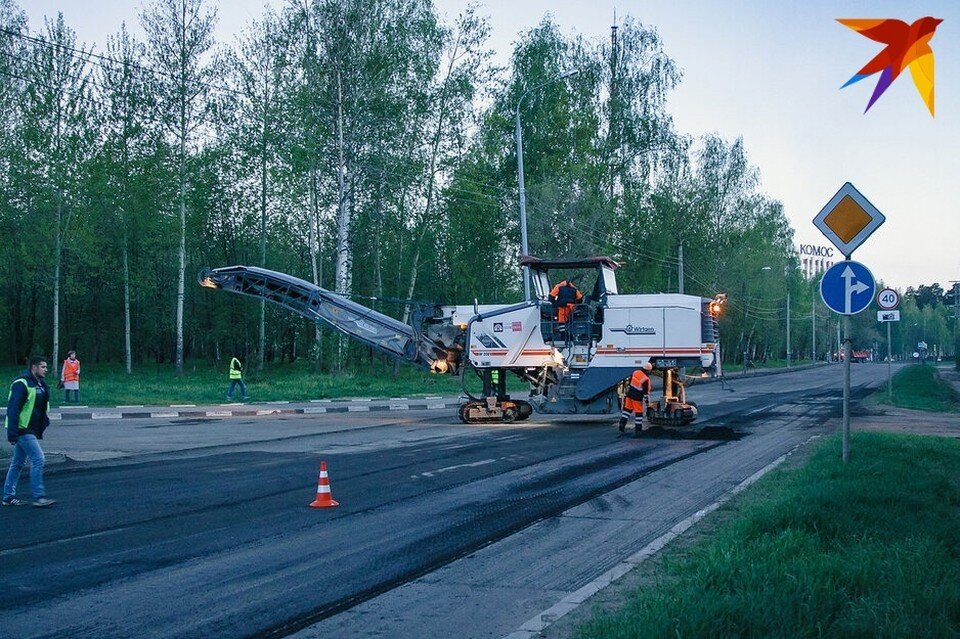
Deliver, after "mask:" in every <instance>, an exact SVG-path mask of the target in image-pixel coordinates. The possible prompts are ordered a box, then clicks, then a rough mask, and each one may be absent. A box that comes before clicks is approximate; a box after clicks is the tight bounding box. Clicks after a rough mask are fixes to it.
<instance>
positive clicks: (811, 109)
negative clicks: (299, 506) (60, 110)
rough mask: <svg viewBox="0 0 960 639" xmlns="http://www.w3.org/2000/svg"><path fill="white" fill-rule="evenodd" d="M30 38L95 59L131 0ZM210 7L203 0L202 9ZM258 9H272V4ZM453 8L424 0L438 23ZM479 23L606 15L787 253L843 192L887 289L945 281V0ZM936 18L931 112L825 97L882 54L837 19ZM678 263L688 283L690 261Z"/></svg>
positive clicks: (249, 7) (954, 197) (595, 20)
mask: <svg viewBox="0 0 960 639" xmlns="http://www.w3.org/2000/svg"><path fill="white" fill-rule="evenodd" d="M20 4H21V6H22V7H23V8H24V9H25V11H26V12H27V15H28V17H29V19H30V27H31V30H33V31H34V32H36V31H38V30H40V29H41V28H42V24H43V17H44V16H54V15H55V14H56V12H57V11H62V12H63V13H64V17H65V19H66V21H67V23H68V24H69V25H70V26H71V27H73V28H74V29H76V31H77V34H78V39H79V40H80V41H81V42H85V43H87V44H91V43H95V44H96V45H97V50H98V51H101V52H102V51H103V49H104V46H103V45H104V43H105V41H106V37H107V35H109V34H111V33H113V32H115V31H116V30H117V29H118V28H119V26H120V23H121V21H126V22H127V24H128V26H131V27H136V28H135V29H134V31H135V32H138V33H139V32H140V29H139V25H138V24H137V14H138V10H139V7H140V6H141V5H140V3H139V2H123V1H121V0H83V1H82V2H81V1H79V0H60V1H59V2H54V1H52V0H33V1H30V2H21V3H20ZM214 4H216V3H214ZM271 4H272V5H273V6H282V4H283V3H282V2H277V1H276V0H274V1H273V2H271ZM466 5H467V2H466V0H438V2H437V6H438V7H439V10H440V12H441V14H442V15H444V16H446V17H447V18H448V20H452V19H453V18H455V17H456V15H457V13H459V11H461V10H462V9H463V7H465V6H466ZM218 6H219V17H220V20H219V24H218V28H217V36H218V40H219V41H220V42H221V43H232V42H233V41H234V36H235V35H236V34H237V33H238V32H239V31H240V30H241V29H242V28H243V26H244V25H245V24H246V23H247V22H249V21H250V20H251V19H253V18H255V17H257V16H259V15H260V13H261V12H262V9H263V7H264V6H265V4H264V2H263V0H235V1H232V2H227V1H226V0H224V1H222V2H220V3H219V5H218ZM479 6H480V13H481V14H486V15H489V16H490V18H491V20H492V25H493V36H492V40H491V42H490V44H491V47H492V48H494V49H495V50H496V52H497V55H498V57H499V58H498V59H499V61H501V62H506V61H507V60H508V58H509V54H510V51H511V45H512V43H513V42H514V41H515V40H516V39H517V38H518V35H519V34H521V33H523V32H524V31H526V30H528V29H530V28H532V27H534V26H536V25H537V23H539V22H540V20H541V19H542V18H543V16H544V15H545V14H546V13H548V12H549V13H550V14H552V15H553V18H554V20H555V21H556V22H557V23H558V24H559V25H560V27H561V29H562V30H563V31H564V32H565V33H578V34H582V35H584V36H586V37H589V38H598V39H599V38H608V37H609V33H610V25H611V23H612V20H613V14H614V9H616V13H617V16H618V17H619V18H622V17H623V16H626V15H630V16H632V17H634V18H635V19H638V20H640V21H641V22H643V23H644V24H646V25H648V26H653V27H655V28H656V29H657V31H658V32H659V33H660V35H661V37H662V38H663V41H664V46H665V50H666V52H667V54H668V55H669V56H670V57H672V58H673V59H674V60H675V61H676V62H677V64H678V65H679V67H680V68H681V69H682V71H683V80H682V82H681V84H680V86H679V88H678V89H677V90H676V91H675V92H674V93H673V94H672V96H671V98H670V100H669V110H670V112H671V114H672V115H673V117H674V121H675V124H676V127H677V129H678V130H679V131H680V132H682V133H687V134H692V135H701V134H704V133H709V132H716V133H718V134H720V135H721V136H723V137H725V138H727V139H728V140H732V139H734V138H735V137H737V136H742V137H743V139H744V143H745V146H746V149H747V153H748V155H749V158H750V160H751V162H752V163H753V164H754V165H756V166H758V167H759V169H760V171H761V175H762V184H763V189H764V191H765V192H766V193H768V194H769V195H770V196H772V197H773V198H776V199H778V200H780V201H781V202H783V204H784V206H785V209H786V213H787V216H788V217H789V219H790V221H791V223H792V225H793V227H794V229H795V230H796V236H797V242H798V243H815V244H821V245H828V244H829V242H828V241H827V240H826V238H824V237H823V236H822V235H821V234H820V233H819V231H817V230H816V229H815V228H814V226H813V224H812V222H811V221H812V220H813V218H814V216H815V215H816V214H817V213H818V212H819V210H820V208H821V207H822V206H823V205H824V204H825V203H826V202H827V201H828V200H829V199H830V198H831V197H832V196H833V194H834V193H835V192H836V191H837V189H839V188H840V186H841V185H843V183H844V182H846V181H850V182H852V183H853V184H854V185H855V186H856V187H857V188H858V189H859V190H860V191H861V192H862V193H863V194H864V195H865V196H866V197H867V198H868V199H870V200H871V201H872V202H873V204H874V205H875V206H876V207H877V208H878V209H880V211H882V212H883V213H884V214H885V215H886V217H887V222H886V224H885V225H883V226H882V227H880V229H879V230H878V231H877V232H876V233H875V234H874V235H873V237H871V238H870V239H869V240H868V241H867V243H866V244H865V245H864V246H863V247H862V248H860V249H859V250H858V251H857V252H856V253H855V254H854V259H856V260H858V261H860V262H863V263H864V264H866V265H867V266H868V267H870V268H871V269H872V271H873V273H874V275H875V276H876V277H877V278H878V279H882V280H884V281H886V282H887V283H888V284H893V285H895V286H897V287H906V286H910V285H914V286H915V285H918V284H924V283H925V284H930V283H933V282H939V283H940V284H941V285H943V286H944V287H945V288H947V287H949V286H950V284H949V282H950V280H958V279H960V250H958V247H960V206H958V202H960V179H958V176H960V88H958V81H960V73H958V65H960V3H958V2H956V1H953V2H949V1H944V0H931V1H929V2H894V1H876V2H830V1H826V0H814V1H810V2H804V3H790V4H787V3H776V2H768V1H763V0H750V1H747V0H743V1H726V2H694V1H693V0H645V1H638V0H634V1H632V2H624V1H619V2H613V1H612V0H591V1H589V2H587V1H574V0H563V1H557V0H554V1H545V0H528V1H527V2H517V1H516V0H512V1H509V2H500V1H493V0H490V1H488V2H480V3H479ZM927 15H930V16H934V17H937V18H942V19H943V20H944V22H943V23H942V24H941V25H940V26H939V28H938V29H937V32H936V34H935V35H934V37H933V39H932V41H931V43H930V44H931V47H932V49H933V51H934V54H935V58H936V117H935V118H932V117H931V116H930V114H929V112H928V111H927V108H926V106H925V105H924V103H923V101H922V99H921V98H920V96H919V94H918V93H917V89H916V88H915V86H914V84H913V82H912V80H911V78H910V74H909V72H908V71H905V72H904V73H903V74H902V75H901V77H900V78H898V79H897V81H896V82H895V83H894V84H893V86H891V87H890V88H889V89H888V90H887V92H886V93H885V94H884V95H883V97H882V98H880V100H879V101H878V102H877V103H876V104H875V105H874V106H873V107H872V108H871V110H870V112H869V113H866V114H864V108H865V107H866V105H867V102H868V100H869V98H870V95H871V94H872V92H873V87H874V85H875V84H876V80H875V78H868V79H866V80H864V81H862V82H859V83H857V84H855V85H853V86H850V87H847V88H845V89H843V90H842V91H841V90H840V87H841V85H843V84H844V83H845V82H846V81H847V80H848V79H850V77H851V76H852V75H853V74H854V73H855V72H856V71H857V70H859V69H860V67H862V66H863V65H864V64H865V63H866V62H868V61H869V60H870V59H871V58H872V57H873V56H874V55H876V54H877V53H878V52H879V51H880V49H881V48H882V45H881V44H879V43H877V42H874V41H872V40H868V39H867V38H865V37H863V36H862V35H859V34H858V33H856V32H854V31H852V30H850V29H848V28H847V27H845V26H843V25H841V24H839V23H837V22H836V20H835V19H836V18H897V19H900V20H903V21H905V22H908V23H910V22H913V21H914V20H916V19H917V18H921V17H923V16H927ZM687 269H688V271H690V272H693V273H696V272H697V267H696V264H688V265H687Z"/></svg>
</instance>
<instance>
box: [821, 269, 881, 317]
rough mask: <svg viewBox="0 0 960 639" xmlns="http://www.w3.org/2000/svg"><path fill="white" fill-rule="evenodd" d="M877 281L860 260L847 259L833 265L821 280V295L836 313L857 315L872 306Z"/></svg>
mask: <svg viewBox="0 0 960 639" xmlns="http://www.w3.org/2000/svg"><path fill="white" fill-rule="evenodd" d="M875 287H876V282H875V281H874V279H873V273H871V272H870V269H868V268H867V267H866V266H864V265H863V264H861V263H860V262H853V261H850V260H846V261H844V262H837V263H836V264H834V265H833V266H831V267H830V268H829V269H828V270H827V272H826V273H824V274H823V279H821V280H820V297H822V298H823V302H824V304H826V305H827V306H828V307H829V308H830V310H831V311H833V312H834V313H840V314H841V315H856V314H857V313H859V312H860V311H862V310H863V309H865V308H867V307H868V306H870V302H872V301H873V292H874V289H875Z"/></svg>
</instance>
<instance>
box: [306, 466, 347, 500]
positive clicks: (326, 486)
mask: <svg viewBox="0 0 960 639" xmlns="http://www.w3.org/2000/svg"><path fill="white" fill-rule="evenodd" d="M339 505H340V502H337V501H334V500H333V495H331V494H330V479H329V477H328V476H327V462H325V461H322V462H320V477H319V479H317V498H316V499H314V500H313V503H311V504H310V507H311V508H333V507H334V506H339Z"/></svg>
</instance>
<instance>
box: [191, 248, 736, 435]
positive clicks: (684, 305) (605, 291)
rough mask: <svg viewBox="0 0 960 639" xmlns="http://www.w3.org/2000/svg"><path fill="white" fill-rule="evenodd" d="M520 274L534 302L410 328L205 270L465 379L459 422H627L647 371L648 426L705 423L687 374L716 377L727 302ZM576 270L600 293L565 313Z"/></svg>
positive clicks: (235, 273) (259, 281)
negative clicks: (629, 394) (625, 410)
mask: <svg viewBox="0 0 960 639" xmlns="http://www.w3.org/2000/svg"><path fill="white" fill-rule="evenodd" d="M521 265H522V266H524V267H527V268H528V269H529V273H530V278H531V281H532V284H533V291H534V299H531V300H528V301H524V302H520V303H518V304H509V305H486V304H478V303H477V302H476V301H474V303H473V304H472V305H467V306H441V305H436V306H432V308H431V311H430V312H427V313H419V314H414V321H413V322H412V325H408V324H405V323H403V322H400V321H398V320H396V319H394V318H392V317H389V316H388V315H384V314H382V313H379V312H377V311H375V310H373V309H371V308H368V307H366V306H363V305H362V304H359V303H357V302H355V301H353V300H351V299H349V298H348V297H346V296H343V295H338V294H336V293H333V292H331V291H328V290H326V289H323V288H321V287H319V286H317V285H315V284H311V283H310V282H307V281H304V280H301V279H299V278H296V277H293V276H290V275H286V274H283V273H278V272H275V271H269V270H266V269H262V268H256V267H251V266H230V267H224V268H216V269H204V270H202V271H201V272H200V274H199V281H200V284H201V285H202V286H205V287H208V288H219V289H223V290H226V291H230V292H233V293H239V294H242V295H248V296H252V297H257V298H263V299H266V300H267V301H270V302H273V303H275V304H278V305H280V306H282V307H284V308H286V309H288V310H291V311H293V312H295V313H298V314H300V315H302V316H304V317H306V318H308V319H311V320H313V321H320V322H323V323H324V324H327V325H329V326H331V327H333V328H335V329H336V330H338V331H340V332H341V333H343V334H345V335H347V336H349V337H351V338H353V339H355V340H357V341H359V342H360V343H362V344H365V345H367V346H369V347H371V348H374V349H376V350H377V351H380V352H382V353H385V354H387V355H390V356H393V357H395V358H398V359H400V360H404V361H406V362H409V363H411V364H414V365H416V366H420V367H422V368H426V369H429V370H431V371H433V372H434V373H438V374H447V375H460V376H461V378H462V379H463V388H464V394H465V396H466V397H467V400H466V401H465V402H464V403H463V404H461V406H460V409H459V417H460V419H461V420H462V421H464V422H467V423H473V422H484V421H497V422H512V421H514V420H524V419H527V418H528V417H530V415H531V414H532V413H533V411H537V412H538V413H544V414H551V415H569V414H613V413H618V412H619V411H620V404H621V402H622V398H623V396H624V393H625V391H626V385H627V380H628V379H629V377H630V375H631V373H632V372H633V371H634V370H635V369H637V368H638V367H640V366H641V365H642V364H644V363H646V362H650V363H651V364H652V365H653V368H654V375H655V376H658V377H661V378H662V382H663V383H662V394H659V395H658V397H657V398H653V399H651V401H650V402H649V405H648V409H647V418H648V420H649V422H650V423H652V424H657V425H661V426H668V427H684V426H687V425H688V424H690V423H691V422H692V421H693V420H694V419H696V416H697V409H696V406H695V405H694V404H693V403H690V402H687V401H686V389H685V387H684V384H683V382H682V380H681V379H680V377H681V376H680V374H679V373H680V369H681V368H682V367H689V368H697V369H699V370H702V371H703V375H716V374H718V372H719V354H720V352H719V330H718V324H717V316H718V315H719V313H720V309H721V305H722V303H723V302H724V300H725V296H723V295H718V296H717V297H715V298H703V297H699V296H694V295H679V294H664V293H658V294H642V295H624V294H621V293H620V291H619V290H618V288H617V280H616V270H617V268H618V267H619V265H618V264H617V263H616V262H614V261H613V260H612V259H610V258H608V257H591V258H586V259H580V260H541V259H538V258H535V257H529V256H528V257H524V258H523V259H522V260H521ZM569 273H579V274H581V275H580V277H579V280H580V281H583V282H587V281H588V280H592V281H593V286H592V289H589V288H586V289H584V290H583V297H582V299H580V300H578V302H577V303H575V304H573V305H570V306H568V307H567V309H566V312H563V313H558V310H559V309H558V308H557V307H556V305H555V304H554V303H553V302H552V301H551V299H550V292H551V275H554V276H556V275H557V274H569ZM554 279H557V278H556V277H554ZM557 281H559V279H557ZM558 317H559V318H560V319H563V320H564V321H560V319H558ZM508 374H514V375H516V376H518V377H520V378H521V379H522V380H524V381H526V382H527V383H528V385H529V395H528V396H527V397H525V398H523V399H520V398H514V397H511V396H510V394H509V393H508V392H507V383H506V382H507V375H508ZM469 375H476V376H477V377H478V378H479V380H480V384H482V391H481V393H480V394H479V395H477V394H471V393H469V392H467V390H466V389H467V383H466V381H467V380H466V379H464V378H466V377H467V376H469ZM476 385H477V384H476V383H474V386H476Z"/></svg>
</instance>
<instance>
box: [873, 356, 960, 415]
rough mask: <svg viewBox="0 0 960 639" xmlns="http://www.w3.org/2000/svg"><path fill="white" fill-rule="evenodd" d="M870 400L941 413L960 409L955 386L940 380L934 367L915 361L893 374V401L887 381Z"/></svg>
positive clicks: (959, 400)
mask: <svg viewBox="0 0 960 639" xmlns="http://www.w3.org/2000/svg"><path fill="white" fill-rule="evenodd" d="M871 400H872V401H871V402H870V403H880V404H891V403H892V404H893V405H894V406H899V407H900V408H910V409H913V410H928V411H935V412H939V413H949V412H957V411H960V397H958V396H957V393H956V391H955V390H954V389H953V386H951V385H950V384H948V383H947V382H945V381H943V380H942V379H940V375H939V373H938V372H937V369H936V368H935V367H933V366H929V365H928V366H921V365H919V364H912V365H910V366H907V367H905V368H901V369H900V370H899V371H897V373H896V375H894V376H893V401H892V402H890V401H888V400H887V389H886V384H884V386H883V388H882V389H881V390H879V391H877V392H876V393H874V394H873V396H872V397H871Z"/></svg>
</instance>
